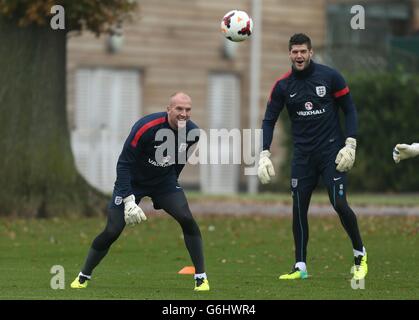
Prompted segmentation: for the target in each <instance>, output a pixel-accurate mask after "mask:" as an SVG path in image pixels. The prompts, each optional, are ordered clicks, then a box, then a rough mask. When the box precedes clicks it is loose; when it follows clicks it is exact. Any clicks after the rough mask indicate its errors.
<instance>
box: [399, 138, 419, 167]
mask: <svg viewBox="0 0 419 320" xmlns="http://www.w3.org/2000/svg"><path fill="white" fill-rule="evenodd" d="M418 155H419V143H412V144H404V143H403V144H397V145H396V146H395V147H394V149H393V160H394V162H395V163H399V162H400V160H405V159H409V158H413V157H416V156H418Z"/></svg>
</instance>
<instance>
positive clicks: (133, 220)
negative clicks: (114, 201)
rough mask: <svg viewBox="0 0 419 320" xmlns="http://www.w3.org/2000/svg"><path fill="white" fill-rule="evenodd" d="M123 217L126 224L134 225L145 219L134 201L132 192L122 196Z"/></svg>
mask: <svg viewBox="0 0 419 320" xmlns="http://www.w3.org/2000/svg"><path fill="white" fill-rule="evenodd" d="M124 218H125V223H126V224H127V225H135V224H138V223H140V222H141V221H145V220H147V217H146V216H145V214H144V212H143V210H142V209H141V208H140V207H139V206H138V205H137V204H136V203H135V196H134V195H133V194H132V195H130V196H128V197H126V198H124Z"/></svg>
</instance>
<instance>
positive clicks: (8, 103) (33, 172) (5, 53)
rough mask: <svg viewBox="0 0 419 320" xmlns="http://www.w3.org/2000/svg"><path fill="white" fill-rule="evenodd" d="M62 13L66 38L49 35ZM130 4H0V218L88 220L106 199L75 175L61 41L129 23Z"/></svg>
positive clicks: (118, 0) (0, 0) (40, 0)
mask: <svg viewBox="0 0 419 320" xmlns="http://www.w3.org/2000/svg"><path fill="white" fill-rule="evenodd" d="M57 4H58V5H62V7H63V8H64V9H65V30H53V29H52V28H51V27H50V19H51V17H52V16H53V14H51V7H52V6H53V5H57ZM135 7H136V3H135V2H134V1H130V0H106V1H99V0H78V1H72V0H63V1H53V0H30V1H29V0H0V39H1V40H2V42H1V45H0V66H1V72H0V135H1V139H0V150H1V153H2V154H1V156H0V190H1V192H0V215H9V216H11V215H13V216H22V217H51V216H59V215H67V214H85V215H95V214H98V213H99V212H101V211H103V209H104V208H105V204H106V202H105V201H106V198H105V196H104V195H103V194H101V193H100V192H99V191H97V190H95V189H94V188H93V187H91V186H90V185H89V184H88V183H87V182H86V181H85V180H84V179H83V178H82V177H81V176H80V174H79V173H78V172H77V170H76V167H75V162H74V158H73V155H72V151H71V146H70V135H69V130H68V126H67V115H66V95H65V93H66V39H67V34H68V32H70V31H82V30H90V31H92V32H94V33H95V34H97V35H100V34H101V33H106V32H109V30H111V28H112V26H113V25H115V24H116V23H120V22H121V21H122V20H126V19H129V18H130V16H129V13H130V12H132V11H133V9H134V8H135Z"/></svg>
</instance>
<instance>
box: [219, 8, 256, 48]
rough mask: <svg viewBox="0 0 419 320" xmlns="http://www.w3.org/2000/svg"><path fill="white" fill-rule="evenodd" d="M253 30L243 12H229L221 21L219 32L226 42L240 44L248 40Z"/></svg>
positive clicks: (251, 22) (251, 24)
mask: <svg viewBox="0 0 419 320" xmlns="http://www.w3.org/2000/svg"><path fill="white" fill-rule="evenodd" d="M252 30H253V21H252V19H251V18H250V17H249V15H248V14H247V13H246V12H244V11H239V10H231V11H229V12H227V13H226V15H225V16H224V17H223V19H222V20H221V32H222V34H223V35H224V37H226V38H227V39H228V40H231V41H234V42H240V41H244V40H246V39H248V38H249V37H250V36H251V34H252Z"/></svg>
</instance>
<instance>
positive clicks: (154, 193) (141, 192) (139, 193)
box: [108, 180, 183, 211]
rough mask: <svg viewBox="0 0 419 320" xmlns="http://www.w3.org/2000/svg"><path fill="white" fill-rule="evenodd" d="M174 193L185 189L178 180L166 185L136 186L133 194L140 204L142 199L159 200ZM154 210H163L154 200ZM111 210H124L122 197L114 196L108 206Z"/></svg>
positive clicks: (168, 182) (169, 181) (114, 194)
mask: <svg viewBox="0 0 419 320" xmlns="http://www.w3.org/2000/svg"><path fill="white" fill-rule="evenodd" d="M174 192H183V188H182V187H181V186H179V184H178V182H177V181H176V180H168V181H166V182H164V183H160V184H157V185H154V186H135V187H134V188H133V193H134V196H135V202H136V203H137V204H138V203H140V201H141V199H142V198H144V197H150V198H151V200H153V198H157V197H159V196H162V195H165V194H169V193H174ZM153 205H154V209H156V210H158V209H161V208H159V207H157V206H156V202H155V201H154V200H153ZM108 207H109V209H119V210H122V211H123V210H124V204H123V198H122V196H121V195H118V194H116V193H115V191H114V192H113V194H112V200H111V201H110V202H109V205H108Z"/></svg>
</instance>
